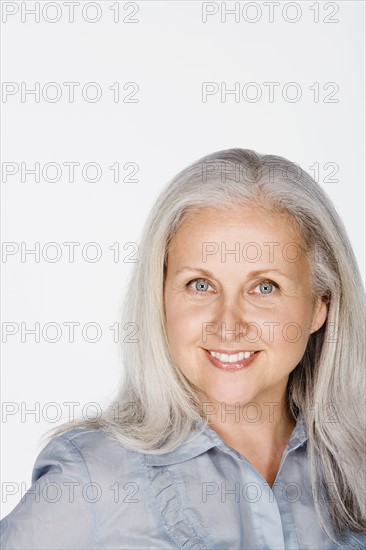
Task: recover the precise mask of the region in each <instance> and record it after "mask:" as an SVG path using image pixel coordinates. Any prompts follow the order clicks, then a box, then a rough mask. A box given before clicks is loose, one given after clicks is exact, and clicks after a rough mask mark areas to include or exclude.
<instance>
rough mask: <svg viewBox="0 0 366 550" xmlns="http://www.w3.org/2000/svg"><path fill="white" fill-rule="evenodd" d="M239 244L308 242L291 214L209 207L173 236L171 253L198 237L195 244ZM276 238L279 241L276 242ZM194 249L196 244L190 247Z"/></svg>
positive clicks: (186, 221) (244, 208) (259, 209)
mask: <svg viewBox="0 0 366 550" xmlns="http://www.w3.org/2000/svg"><path fill="white" fill-rule="evenodd" d="M220 235H222V236H223V235H225V237H226V238H227V239H234V240H236V241H248V239H250V238H251V237H255V238H256V239H257V240H262V241H263V242H264V241H268V239H269V238H270V237H271V238H272V242H274V241H275V240H277V241H278V240H281V241H286V242H290V241H295V242H296V243H298V244H299V245H300V246H303V245H304V244H305V243H304V240H303V237H302V235H301V234H300V232H299V230H298V228H297V227H295V224H294V221H293V219H292V218H291V217H290V216H289V215H288V214H287V213H276V212H271V211H268V210H264V209H262V208H259V207H253V206H246V205H245V206H244V205H241V206H235V207H233V208H228V207H226V208H216V207H215V208H214V207H206V208H202V209H200V210H198V211H196V212H193V213H190V214H188V215H187V217H186V218H185V219H184V221H183V222H182V224H181V226H180V228H179V229H178V231H177V232H176V233H175V235H174V236H173V238H172V240H171V243H170V247H169V250H170V251H173V250H175V249H176V248H177V245H179V244H182V243H183V242H184V241H185V240H186V239H187V238H188V237H192V236H194V237H195V242H196V241H197V239H198V240H201V241H202V240H204V239H206V238H208V237H210V236H216V237H220ZM274 237H275V238H274ZM190 244H191V245H194V242H192V243H190Z"/></svg>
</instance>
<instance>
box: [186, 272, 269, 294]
mask: <svg viewBox="0 0 366 550" xmlns="http://www.w3.org/2000/svg"><path fill="white" fill-rule="evenodd" d="M196 281H204V282H205V283H208V284H210V282H209V281H208V280H207V279H202V278H201V277H197V278H196V279H191V280H190V281H189V282H188V283H187V284H186V287H188V288H189V285H190V284H192V283H194V282H196ZM262 283H270V284H271V285H273V286H274V287H276V288H277V289H278V290H280V286H279V285H278V284H277V283H275V282H274V281H271V280H270V279H262V280H260V281H259V282H258V283H257V285H256V286H255V287H254V288H257V286H259V285H260V284H262ZM189 290H190V291H191V292H193V293H194V294H200V295H201V296H202V295H203V294H206V292H199V291H198V290H195V289H193V288H190V289H189ZM255 294H258V293H257V292H256V293H255ZM272 294H274V293H273V292H271V294H268V296H271V295H272ZM262 296H266V294H262Z"/></svg>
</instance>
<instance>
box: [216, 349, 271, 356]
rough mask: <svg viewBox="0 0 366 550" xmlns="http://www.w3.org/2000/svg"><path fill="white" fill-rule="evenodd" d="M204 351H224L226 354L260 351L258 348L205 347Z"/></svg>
mask: <svg viewBox="0 0 366 550" xmlns="http://www.w3.org/2000/svg"><path fill="white" fill-rule="evenodd" d="M206 351H215V352H216V353H225V354H226V355H235V354H236V353H242V352H244V351H249V352H252V351H261V350H259V349H238V350H229V349H207V350H206Z"/></svg>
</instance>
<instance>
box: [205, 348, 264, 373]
mask: <svg viewBox="0 0 366 550" xmlns="http://www.w3.org/2000/svg"><path fill="white" fill-rule="evenodd" d="M204 351H205V353H206V356H207V358H208V359H209V361H210V362H211V363H212V364H213V365H214V366H215V367H218V368H221V369H225V370H227V369H235V370H238V369H243V368H246V367H249V366H250V365H251V364H252V363H253V361H254V360H255V359H256V358H257V356H258V354H259V353H260V351H261V350H257V351H238V352H228V351H227V350H225V353H222V352H221V353H220V352H218V351H215V350H206V349H205V350H204Z"/></svg>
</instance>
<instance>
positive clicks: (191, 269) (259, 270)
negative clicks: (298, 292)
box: [175, 265, 290, 279]
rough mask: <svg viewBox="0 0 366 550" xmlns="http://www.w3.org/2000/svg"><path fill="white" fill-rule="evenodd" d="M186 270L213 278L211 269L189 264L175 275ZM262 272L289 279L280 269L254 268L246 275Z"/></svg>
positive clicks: (255, 274) (254, 275)
mask: <svg viewBox="0 0 366 550" xmlns="http://www.w3.org/2000/svg"><path fill="white" fill-rule="evenodd" d="M186 271H196V272H197V273H201V274H202V275H204V276H205V277H211V278H213V279H214V278H215V276H214V274H213V273H212V272H211V271H208V270H207V269H202V268H199V267H191V266H189V265H183V266H182V267H180V268H179V269H177V271H176V272H175V274H176V275H180V274H181V273H184V272H186ZM263 273H276V274H278V275H282V276H283V277H286V279H289V278H290V277H288V276H287V275H285V274H284V273H283V272H282V271H281V270H280V269H256V270H254V271H251V272H250V273H248V277H256V276H257V275H262V274H263Z"/></svg>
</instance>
